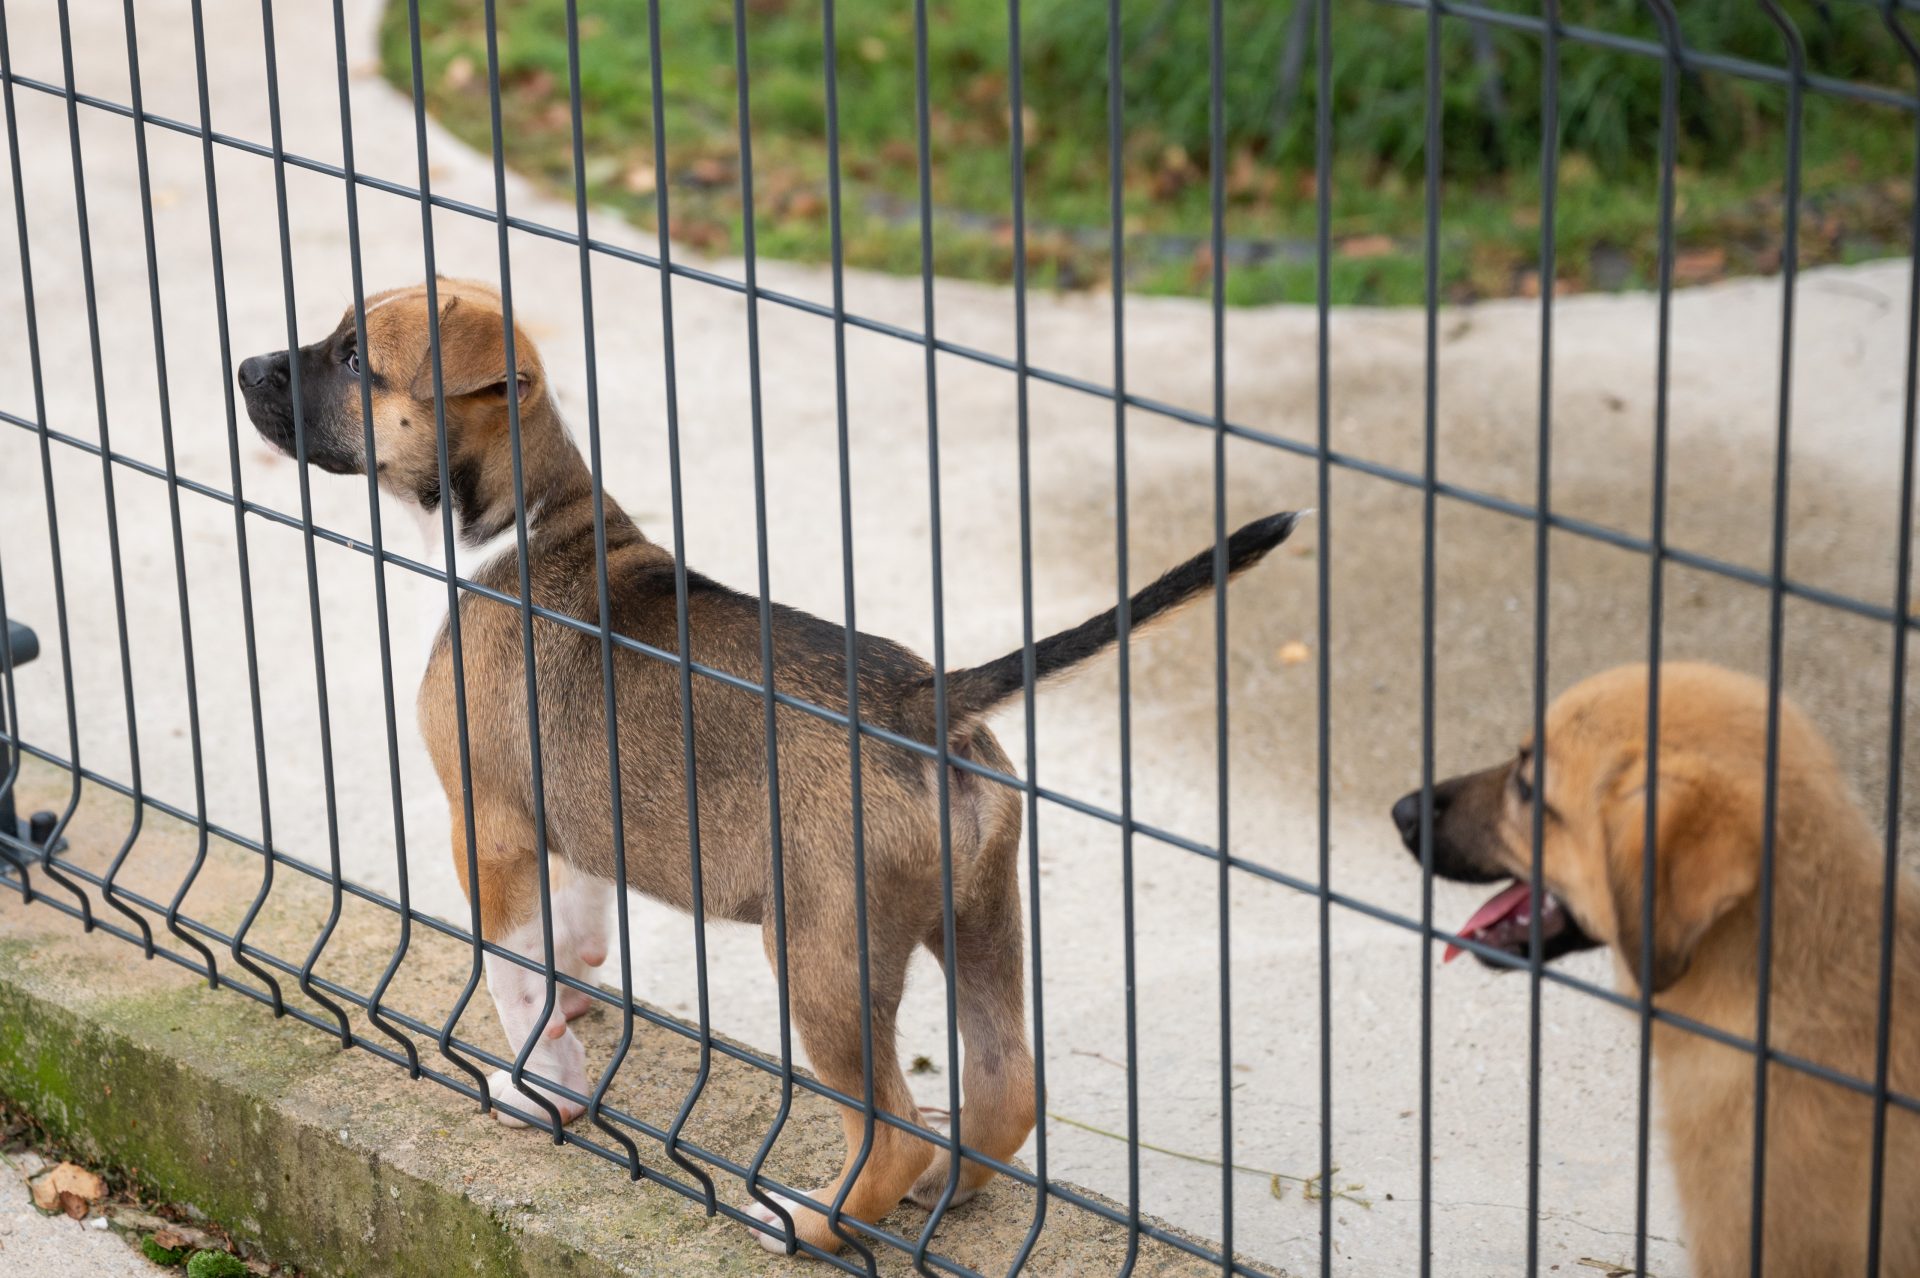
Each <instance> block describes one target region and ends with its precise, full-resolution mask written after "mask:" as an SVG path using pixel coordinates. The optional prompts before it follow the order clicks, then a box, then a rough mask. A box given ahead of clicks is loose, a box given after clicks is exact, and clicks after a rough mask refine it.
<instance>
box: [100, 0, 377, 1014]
mask: <svg viewBox="0 0 1920 1278" xmlns="http://www.w3.org/2000/svg"><path fill="white" fill-rule="evenodd" d="M63 3H64V0H63ZM260 23H261V27H262V32H261V42H262V44H263V46H264V49H265V53H266V72H267V125H268V129H269V132H270V135H271V137H272V139H273V197H274V213H275V216H276V218H277V220H278V225H279V230H280V293H281V299H282V302H283V303H284V306H285V310H286V331H287V351H288V358H287V398H288V402H289V404H290V405H291V406H292V410H293V455H294V460H295V461H296V462H298V463H299V464H298V465H297V466H296V467H295V468H294V469H295V478H296V479H297V481H298V482H299V485H300V540H301V548H302V550H303V551H304V553H305V557H306V568H307V624H308V627H309V629H310V630H311V631H312V637H313V683H314V704H315V709H316V711H317V714H318V719H319V729H320V781H321V788H322V791H323V793H324V795H325V799H326V821H327V869H328V873H329V876H330V880H329V886H330V889H331V890H330V893H329V895H330V898H331V900H330V903H329V905H328V909H327V921H326V923H325V924H324V925H323V926H322V927H321V929H320V934H319V935H318V936H317V937H315V938H314V942H313V947H312V949H311V950H309V951H308V953H307V957H306V961H305V962H303V963H302V964H301V965H300V992H301V993H303V994H305V995H306V996H307V997H308V998H310V999H312V1000H313V1001H314V1002H315V1003H318V1004H319V1005H320V1006H321V1007H323V1008H325V1009H326V1010H327V1011H328V1012H330V1013H332V1015H333V1017H334V1020H335V1021H336V1022H337V1023H338V1033H339V1037H340V1045H341V1046H342V1047H343V1048H344V1047H351V1046H353V1030H352V1029H351V1028H350V1027H349V1026H348V1024H347V1013H346V1010H345V1009H344V1008H342V1007H341V1006H340V1005H339V1004H338V1003H336V1002H334V1001H333V1000H332V999H330V998H328V997H327V996H326V995H325V994H322V993H321V992H320V991H319V989H318V988H316V986H315V985H314V980H313V968H314V964H315V963H317V962H318V961H319V959H320V953H321V951H322V950H324V949H325V948H326V944H327V941H328V940H329V939H330V938H331V937H332V936H333V929H334V927H335V926H336V925H337V924H338V923H339V922H340V903H341V882H342V879H341V868H340V806H339V797H338V795H337V794H336V793H335V790H334V776H333V718H332V709H331V707H330V705H329V703H328V700H327V652H326V641H325V639H324V638H323V637H322V632H321V629H320V574H319V569H318V567H317V566H316V564H315V561H314V523H313V488H312V483H311V473H310V471H309V470H308V468H307V421H306V412H305V409H304V406H303V405H302V403H301V399H300V361H299V359H298V358H297V357H295V355H294V352H297V351H298V350H299V349H300V324H299V317H298V311H297V308H296V306H295V301H294V287H293V224H292V221H291V219H290V218H289V217H288V215H287V150H286V139H285V137H284V136H283V134H282V131H281V119H280V56H279V51H278V50H277V49H276V48H275V45H274V29H273V0H260Z"/></svg>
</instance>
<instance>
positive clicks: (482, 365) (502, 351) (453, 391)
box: [408, 297, 540, 401]
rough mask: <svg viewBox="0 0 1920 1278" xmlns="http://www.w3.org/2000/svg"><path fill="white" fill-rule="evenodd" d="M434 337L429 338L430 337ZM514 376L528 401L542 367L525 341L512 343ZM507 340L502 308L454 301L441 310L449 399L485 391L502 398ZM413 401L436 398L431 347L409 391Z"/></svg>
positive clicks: (443, 365)
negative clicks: (516, 371) (516, 370)
mask: <svg viewBox="0 0 1920 1278" xmlns="http://www.w3.org/2000/svg"><path fill="white" fill-rule="evenodd" d="M429 336H430V334H429ZM513 353H514V362H515V363H516V364H518V365H519V369H518V373H517V376H515V377H514V378H512V379H511V380H513V381H514V382H515V383H516V384H517V385H518V388H519V394H520V398H521V399H522V400H523V401H524V400H525V399H526V397H527V393H528V392H529V391H530V390H532V388H533V386H534V382H535V379H536V378H537V377H538V376H539V373H540V365H539V361H538V360H537V359H536V358H535V356H534V354H533V351H532V350H531V348H530V347H529V345H528V343H527V342H526V341H525V340H524V339H517V340H516V341H515V342H514V352H513ZM509 380H510V379H509V377H508V374H507V341H506V334H505V330H504V328H503V321H502V319H501V314H500V311H499V309H498V308H496V307H492V306H488V305H486V304H485V303H483V302H475V301H473V300H472V299H471V298H459V297H455V298H452V299H451V300H449V301H448V302H447V304H446V305H445V306H443V307H441V308H440V382H441V386H442V388H443V389H444V391H445V394H446V397H447V398H448V399H459V398H460V397H462V396H465V395H477V394H479V393H481V392H483V391H487V392H492V393H495V394H499V395H501V396H503V397H504V395H505V393H506V387H507V384H508V381H509ZM408 389H409V392H410V393H411V394H412V395H413V397H414V398H415V399H420V400H431V399H432V398H433V349H432V347H431V345H429V344H425V343H423V344H422V346H421V351H420V366H419V368H417V369H415V370H414V374H413V382H412V385H411V386H410V387H409V388H408Z"/></svg>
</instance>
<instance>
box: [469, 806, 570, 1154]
mask: <svg viewBox="0 0 1920 1278" xmlns="http://www.w3.org/2000/svg"><path fill="white" fill-rule="evenodd" d="M474 827H475V833H476V836H477V837H476V843H477V846H476V848H475V852H476V853H477V856H476V857H475V860H476V864H477V868H478V870H479V882H478V883H469V882H468V881H467V854H466V838H465V831H464V829H463V822H461V821H460V820H457V819H456V820H455V821H454V823H453V853H454V855H453V861H454V866H455V868H456V870H457V872H458V873H459V876H460V885H461V887H463V888H465V889H467V891H468V892H469V893H471V892H474V891H475V890H477V891H478V893H479V899H480V928H481V934H482V935H483V936H485V937H486V939H487V940H488V941H491V942H493V943H494V944H496V945H498V946H500V947H501V948H502V949H506V950H511V951H512V952H513V953H515V954H518V955H521V956H523V957H525V958H527V959H530V960H531V961H532V963H533V964H534V966H533V967H531V968H529V967H525V966H522V965H521V964H519V963H516V962H514V961H513V960H511V959H508V958H503V957H501V956H500V955H497V954H488V955H487V956H486V971H487V989H488V991H489V992H490V993H492V995H493V1006H494V1010H495V1011H496V1012H498V1013H499V1015H500V1028H501V1029H502V1030H503V1031H504V1032H505V1034H506V1038H507V1055H508V1056H509V1057H516V1056H518V1055H519V1053H520V1050H521V1048H523V1047H524V1046H526V1044H527V1043H528V1042H529V1041H530V1040H531V1041H532V1043H533V1048H532V1050H531V1052H529V1053H528V1056H527V1064H526V1069H527V1071H528V1072H529V1073H533V1074H538V1075H540V1076H541V1077H543V1078H546V1079H549V1080H551V1081H552V1082H555V1083H558V1084H559V1085H561V1086H563V1087H566V1088H569V1089H571V1090H573V1091H575V1092H580V1093H584V1092H586V1090H587V1055H586V1050H585V1049H584V1048H583V1047H581V1045H580V1040H579V1038H578V1037H576V1036H575V1034H574V1032H573V1031H572V1030H571V1029H570V1028H568V1026H567V1018H566V1014H565V1013H564V1012H563V1011H562V1010H561V1006H560V1000H559V997H558V995H557V994H556V997H555V999H554V1005H553V1008H552V1010H551V1011H550V1012H549V1014H548V1015H547V1017H546V1019H545V1020H544V1021H543V1020H542V1019H541V1016H540V1012H541V1009H542V1008H543V1007H544V1006H545V1005H546V1001H547V981H546V976H545V974H544V972H542V971H541V970H540V966H541V965H542V964H543V963H544V961H545V957H546V956H545V949H546V938H545V935H544V929H543V928H542V927H541V923H540V882H539V878H538V875H539V867H538V866H537V865H536V864H535V862H534V855H535V854H534V851H533V832H532V830H531V828H530V827H528V826H527V824H526V822H524V821H521V820H518V819H516V818H513V817H510V816H505V815H502V814H500V813H498V812H494V811H488V810H486V809H482V808H479V807H476V810H475V812H474ZM554 931H555V937H554V942H555V946H556V950H555V954H556V959H557V958H558V946H559V944H560V940H561V936H560V921H559V913H558V911H557V910H556V912H555V927H554ZM487 1084H488V1087H489V1088H490V1089H491V1091H492V1093H493V1095H494V1096H495V1097H497V1098H499V1099H502V1100H505V1101H506V1102H507V1103H509V1104H511V1105H513V1106H515V1107H516V1108H518V1109H521V1110H524V1111H526V1112H527V1113H529V1114H535V1115H540V1114H544V1113H545V1111H544V1110H543V1109H542V1108H541V1107H540V1105H539V1103H538V1102H537V1101H535V1100H534V1099H533V1098H532V1097H531V1096H530V1095H528V1094H527V1093H526V1091H525V1090H524V1089H521V1088H516V1087H515V1086H514V1083H513V1077H512V1074H511V1073H510V1072H509V1071H508V1070H504V1069H501V1070H495V1071H494V1072H493V1074H492V1075H491V1076H489V1078H488V1080H487ZM529 1086H531V1084H530V1085H529ZM538 1090H539V1091H540V1093H541V1095H543V1096H545V1097H546V1099H547V1100H548V1101H550V1102H551V1103H552V1104H553V1105H554V1107H555V1108H556V1109H558V1110H559V1111H560V1121H561V1122H563V1123H567V1122H572V1121H573V1120H574V1119H576V1118H578V1117H579V1116H580V1115H581V1114H582V1113H584V1112H585V1111H586V1106H585V1105H584V1104H582V1103H581V1102H579V1101H575V1100H570V1099H568V1098H567V1097H564V1096H561V1095H559V1094H558V1093H555V1092H552V1091H548V1090H547V1089H545V1088H540V1089H538ZM494 1113H495V1115H496V1116H497V1117H498V1118H499V1119H500V1121H501V1122H502V1123H505V1124H506V1125H507V1126H509V1127H521V1126H525V1123H524V1121H523V1120H521V1119H518V1118H515V1117H513V1116H512V1115H510V1114H507V1113H506V1112H504V1111H502V1110H495V1111H494Z"/></svg>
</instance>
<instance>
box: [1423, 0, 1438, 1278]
mask: <svg viewBox="0 0 1920 1278" xmlns="http://www.w3.org/2000/svg"><path fill="white" fill-rule="evenodd" d="M1440 77H1441V69H1440V10H1439V8H1438V7H1436V6H1430V7H1429V8H1428V9H1427V48H1426V81H1425V94H1426V156H1425V160H1426V186H1425V190H1424V193H1423V198H1424V202H1425V209H1424V216H1425V223H1424V225H1425V230H1424V243H1423V252H1424V260H1423V265H1424V268H1425V274H1426V279H1425V297H1426V347H1425V364H1424V366H1423V370H1422V377H1423V382H1422V393H1423V399H1424V404H1425V414H1424V423H1423V425H1424V433H1423V443H1422V452H1421V486H1420V1105H1419V1108H1420V1258H1419V1272H1420V1278H1427V1275H1428V1274H1430V1273H1431V1272H1432V1271H1433V966H1434V964H1433V823H1434V814H1433V779H1434V766H1433V734H1434V708H1433V705H1434V674H1435V672H1434V643H1435V638H1436V636H1435V634H1434V587H1435V579H1436V577H1437V576H1438V569H1437V567H1436V563H1435V544H1434V542H1435V522H1436V508H1437V506H1438V497H1439V482H1440V476H1439V435H1440V420H1439V392H1440V369H1439V361H1440V104H1441V97H1440Z"/></svg>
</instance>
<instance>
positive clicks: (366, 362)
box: [239, 279, 557, 522]
mask: <svg viewBox="0 0 1920 1278" xmlns="http://www.w3.org/2000/svg"><path fill="white" fill-rule="evenodd" d="M436 289H437V292H438V301H439V307H440V311H439V316H438V331H439V337H440V359H439V379H438V380H439V387H440V402H441V403H443V404H444V405H445V408H446V423H447V471H448V476H449V480H450V483H451V486H452V488H453V490H454V491H453V496H454V501H455V506H456V509H457V510H458V512H459V513H460V515H461V517H462V519H463V521H467V522H471V521H473V520H475V519H478V518H481V517H482V515H483V512H484V511H485V510H487V508H489V507H490V506H492V505H494V504H496V503H497V502H498V501H499V500H500V499H501V497H502V496H503V495H504V488H503V485H505V484H506V483H508V482H510V481H509V480H508V479H507V475H506V469H505V468H506V467H507V466H509V465H510V461H509V460H508V454H507V439H508V420H507V414H508V404H509V397H517V398H518V400H519V404H520V413H521V428H522V441H523V448H525V449H527V450H533V449H537V448H538V447H539V446H540V445H541V443H542V441H541V440H540V439H539V437H538V434H539V432H540V431H541V430H543V429H546V428H547V426H546V423H545V421H544V419H545V417H546V415H545V414H540V413H535V412H533V411H532V410H533V409H534V408H535V407H537V406H538V405H539V403H540V402H541V401H542V400H544V398H545V396H546V375H545V372H544V370H543V369H542V368H541V366H540V357H539V355H538V353H537V352H536V351H535V350H534V347H533V343H532V342H531V341H529V340H528V339H527V337H526V335H525V334H524V333H523V332H521V331H520V329H519V327H518V326H517V325H516V326H515V328H514V341H513V346H514V363H515V367H514V368H512V369H509V368H508V367H507V349H506V337H505V329H504V325H503V321H502V317H501V307H500V295H499V294H498V293H497V292H495V291H494V290H493V289H492V288H490V287H488V286H487V285H485V284H477V283H470V282H467V281H463V280H446V279H443V280H439V281H437V283H436ZM433 319H434V317H433V315H432V314H431V313H430V311H429V310H428V307H427V287H426V285H425V284H416V285H413V286H412V287H409V288H401V289H392V290H390V291H388V292H385V293H380V294H376V295H374V296H372V297H369V298H367V301H366V343H365V347H364V349H363V348H362V346H361V344H360V342H359V340H358V337H357V334H356V331H355V325H354V313H353V309H352V308H351V307H349V308H348V309H347V312H346V314H344V315H343V316H341V318H340V322H339V323H338V324H336V325H335V326H334V329H333V331H332V332H331V333H328V334H327V335H326V336H325V337H323V338H321V339H320V340H319V341H316V342H314V343H312V344H311V345H307V346H302V347H300V348H299V349H298V350H292V351H275V352H273V353H272V354H268V355H255V356H254V357H253V358H251V359H248V360H244V361H242V363H241V365H240V369H239V382H240V390H241V393H242V394H243V395H244V397H245V399H246V403H247V416H248V417H250V418H251V419H252V420H253V424H254V427H255V428H256V429H257V430H258V431H259V432H260V434H261V436H262V437H263V438H265V439H266V440H267V442H268V443H270V444H272V445H273V446H274V447H276V448H278V449H280V450H281V451H282V452H285V453H287V454H288V455H289V456H293V455H296V449H295V436H294V399H293V397H294V381H295V380H296V379H295V374H296V373H297V374H298V378H297V380H298V382H299V397H300V424H301V427H302V430H303V432H304V434H305V436H306V453H307V460H308V461H309V462H312V463H313V464H314V465H316V466H318V467H320V468H321V469H322V470H327V471H332V472H333V473H335V474H350V475H359V474H365V473H366V469H367V457H368V454H367V430H366V418H365V417H364V416H363V407H364V406H365V405H371V408H372V426H373V431H372V434H373V458H374V461H375V463H376V465H377V468H378V472H379V480H380V485H381V487H383V488H385V489H387V490H388V491H389V492H392V493H394V494H396V495H398V496H401V497H403V498H406V499H408V500H410V501H413V502H416V503H417V504H419V505H420V506H422V507H423V508H425V509H428V510H432V509H434V508H436V507H437V506H438V505H439V503H440V500H441V491H440V487H441V486H440V466H439V452H438V448H437V444H436V440H435V434H434V421H435V417H434V406H435V397H434V390H435V368H434V359H433V350H432V333H433V331H434V324H433ZM554 429H557V427H554ZM506 499H507V500H508V502H509V503H510V502H511V497H510V496H507V498H506Z"/></svg>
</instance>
